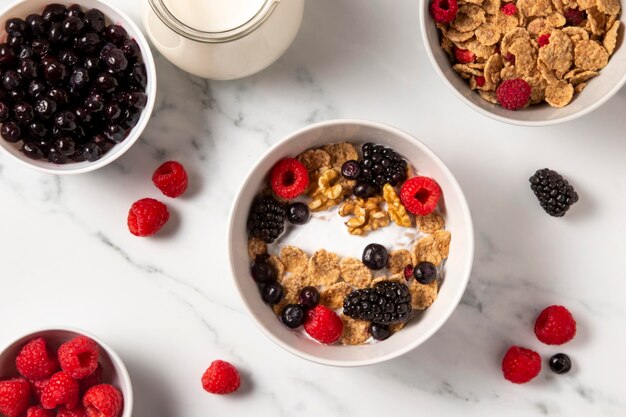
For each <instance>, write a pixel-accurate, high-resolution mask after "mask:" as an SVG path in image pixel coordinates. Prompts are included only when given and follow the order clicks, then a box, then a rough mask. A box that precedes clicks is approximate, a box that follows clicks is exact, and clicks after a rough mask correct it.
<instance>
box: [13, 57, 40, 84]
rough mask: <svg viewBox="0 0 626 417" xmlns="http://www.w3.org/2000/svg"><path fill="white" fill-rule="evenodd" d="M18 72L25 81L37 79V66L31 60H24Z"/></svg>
mask: <svg viewBox="0 0 626 417" xmlns="http://www.w3.org/2000/svg"><path fill="white" fill-rule="evenodd" d="M17 72H18V73H19V74H20V75H21V76H22V78H23V79H28V80H32V79H33V78H37V64H36V63H35V61H34V60H32V59H30V58H25V59H22V60H21V61H20V65H19V66H18V68H17Z"/></svg>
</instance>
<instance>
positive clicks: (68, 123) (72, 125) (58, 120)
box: [54, 110, 76, 132]
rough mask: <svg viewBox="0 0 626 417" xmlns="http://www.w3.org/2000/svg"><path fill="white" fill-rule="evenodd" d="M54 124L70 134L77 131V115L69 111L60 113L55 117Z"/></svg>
mask: <svg viewBox="0 0 626 417" xmlns="http://www.w3.org/2000/svg"><path fill="white" fill-rule="evenodd" d="M54 124H55V125H56V126H57V127H58V128H59V129H61V130H65V131H68V132H71V131H72V130H76V115H75V114H74V113H72V112H71V111H69V110H65V111H62V112H59V113H57V114H56V116H54Z"/></svg>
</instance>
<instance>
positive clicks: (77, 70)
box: [0, 0, 156, 174]
mask: <svg viewBox="0 0 626 417" xmlns="http://www.w3.org/2000/svg"><path fill="white" fill-rule="evenodd" d="M155 95H156V69H155V66H154V59H153V57H152V54H151V52H150V48H149V46H148V43H147V41H146V39H145V37H144V36H143V34H142V33H141V31H140V30H139V28H138V27H137V26H136V25H135V24H134V23H133V22H132V21H131V19H130V18H129V17H128V16H126V15H125V14H124V13H122V12H120V11H119V10H117V9H116V8H114V7H111V6H110V5H108V4H106V3H104V2H102V1H100V0H78V1H72V2H60V3H49V2H48V1H45V0H22V1H19V2H17V3H14V4H12V5H10V6H8V7H7V8H5V9H4V10H3V11H1V12H0V149H1V150H2V151H3V152H4V153H5V154H7V155H9V156H10V157H11V158H12V159H15V160H17V161H18V162H20V163H22V164H24V165H26V166H28V167H31V168H34V169H37V170H39V171H42V172H46V173H51V174H79V173H85V172H89V171H93V170H95V169H98V168H101V167H103V166H105V165H107V164H109V163H111V162H112V161H114V160H115V159H117V158H119V157H120V156H121V155H122V154H124V152H126V151H127V150H128V149H129V148H130V147H131V146H132V145H133V144H134V143H135V142H136V141H137V140H138V139H139V137H140V136H141V133H142V131H143V129H144V128H145V127H146V125H147V124H148V121H149V119H150V114H151V113H152V109H153V107H154V101H155Z"/></svg>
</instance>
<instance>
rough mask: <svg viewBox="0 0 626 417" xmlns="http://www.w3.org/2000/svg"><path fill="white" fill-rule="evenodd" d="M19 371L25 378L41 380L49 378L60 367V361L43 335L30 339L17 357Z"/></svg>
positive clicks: (16, 364)
mask: <svg viewBox="0 0 626 417" xmlns="http://www.w3.org/2000/svg"><path fill="white" fill-rule="evenodd" d="M15 367H16V368H17V371H18V372H19V373H20V374H21V375H22V376H24V377H25V378H28V379H32V380H39V379H45V378H48V377H49V376H50V375H52V374H53V373H54V372H56V371H57V370H58V369H59V362H58V361H57V359H56V358H55V357H54V353H53V352H52V351H51V350H50V349H49V348H48V345H47V344H46V340H45V339H44V338H43V337H37V338H35V339H32V340H30V341H29V342H28V343H26V344H25V345H24V347H22V349H21V350H20V353H18V354H17V357H16V358H15Z"/></svg>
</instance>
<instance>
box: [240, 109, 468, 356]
mask: <svg viewBox="0 0 626 417" xmlns="http://www.w3.org/2000/svg"><path fill="white" fill-rule="evenodd" d="M473 239H474V238H473V227H472V220H471V215H470V211H469V208H468V206H467V203H466V201H465V197H464V195H463V192H462V191H461V188H460V187H459V185H458V183H457V182H456V180H455V179H454V177H453V175H452V174H451V173H450V171H449V170H448V169H447V168H446V166H445V165H444V164H443V162H442V161H441V160H440V159H439V158H437V156H436V155H434V154H433V153H432V151H430V150H429V149H428V148H427V147H426V146H425V145H423V144H422V143H421V142H419V141H418V140H417V139H415V138H413V137H412V136H410V135H408V134H407V133H405V132H402V131H400V130H397V129H395V128H393V127H390V126H387V125H383V124H380V123H375V122H368V121H360V120H334V121H328V122H322V123H318V124H315V125H312V126H309V127H306V128H304V129H302V130H300V131H297V132H295V133H293V134H291V135H289V136H288V137H287V138H285V139H283V140H282V141H280V142H279V143H278V144H276V145H275V146H274V147H273V148H272V149H270V150H269V151H268V152H267V153H266V155H265V156H264V157H262V158H261V160H260V161H259V162H258V163H257V164H256V165H255V166H254V167H253V168H252V170H251V171H250V173H249V174H248V176H247V178H246V180H245V182H244V184H243V185H242V187H241V189H240V190H239V193H238V195H237V197H236V198H235V201H234V203H233V208H232V210H231V216H230V221H229V255H230V263H231V268H232V271H233V276H234V280H235V283H236V286H237V289H238V290H239V293H240V295H241V297H242V299H243V301H244V304H245V305H246V307H247V309H248V311H249V312H250V314H251V316H252V317H253V319H254V320H255V322H256V323H257V324H258V326H259V327H260V328H261V330H262V331H263V332H264V333H265V334H266V335H267V336H268V337H269V338H270V339H272V340H273V341H274V342H276V343H277V344H278V345H280V346H281V347H283V348H284V349H286V350H288V351H289V352H291V353H294V354H296V355H298V356H300V357H303V358H305V359H308V360H311V361H314V362H318V363H322V364H326V365H333V366H360V365H369V364H374V363H379V362H382V361H385V360H389V359H391V358H394V357H396V356H399V355H401V354H403V353H406V352H407V351H409V350H411V349H413V348H415V347H417V346H418V345H420V344H421V343H423V342H424V341H425V340H427V339H428V338H429V337H430V336H431V335H432V334H434V333H435V332H436V331H437V330H438V329H439V328H440V327H441V326H442V325H443V323H444V322H445V321H446V320H447V318H448V317H449V316H450V315H451V314H452V312H453V311H454V309H455V307H456V306H457V304H458V302H459V300H460V298H461V296H462V295H463V292H464V290H465V287H466V285H467V281H468V279H469V275H470V272H471V266H472V259H473V251H474V240H473Z"/></svg>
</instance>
